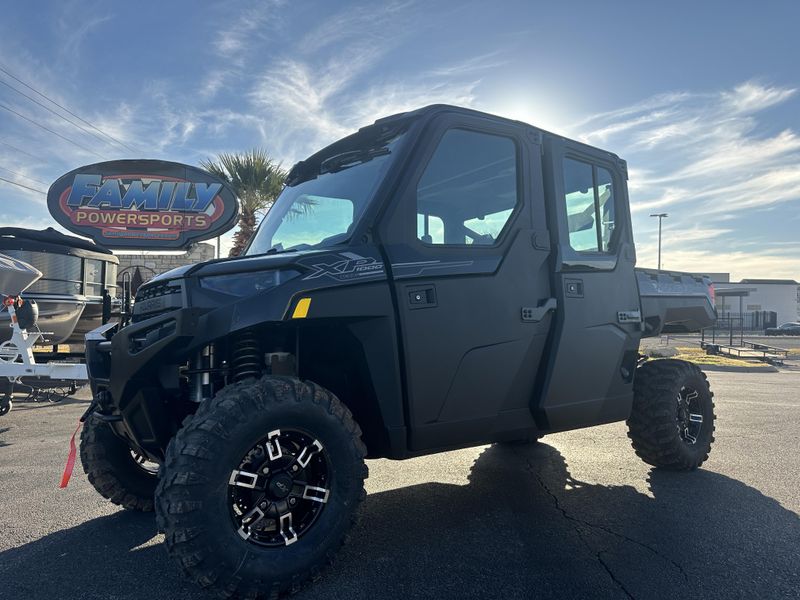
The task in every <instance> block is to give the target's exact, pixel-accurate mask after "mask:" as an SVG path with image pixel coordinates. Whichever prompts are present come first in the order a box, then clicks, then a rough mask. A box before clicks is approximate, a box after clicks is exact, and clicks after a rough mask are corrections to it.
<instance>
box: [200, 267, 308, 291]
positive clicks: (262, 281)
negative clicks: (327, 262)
mask: <svg viewBox="0 0 800 600" xmlns="http://www.w3.org/2000/svg"><path fill="white" fill-rule="evenodd" d="M298 275H300V273H299V272H298V271H294V270H292V269H284V270H280V271H252V272H249V273H229V274H227V275H212V276H210V277H201V278H200V287H201V288H203V289H206V290H211V291H213V292H220V293H222V294H228V295H230V296H237V297H240V298H243V297H245V296H252V295H253V294H257V293H258V292H263V291H264V290H268V289H271V288H274V287H276V286H278V285H280V284H282V283H284V282H286V281H289V280H290V279H294V278H295V277H297V276H298Z"/></svg>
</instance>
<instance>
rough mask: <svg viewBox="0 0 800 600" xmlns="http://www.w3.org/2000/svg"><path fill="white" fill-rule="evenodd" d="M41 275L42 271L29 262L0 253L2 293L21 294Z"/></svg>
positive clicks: (8, 294)
mask: <svg viewBox="0 0 800 600" xmlns="http://www.w3.org/2000/svg"><path fill="white" fill-rule="evenodd" d="M41 276H42V272H41V271H39V270H38V269H34V268H33V267H32V266H30V265H29V264H27V263H24V262H22V261H21V260H17V259H15V258H12V257H10V256H6V255H4V254H0V295H3V296H11V297H16V296H19V295H20V294H21V293H22V292H24V291H25V290H27V289H28V288H29V287H30V286H31V285H32V284H33V283H35V282H36V280H37V279H40V278H41Z"/></svg>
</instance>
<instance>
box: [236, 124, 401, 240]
mask: <svg viewBox="0 0 800 600" xmlns="http://www.w3.org/2000/svg"><path fill="white" fill-rule="evenodd" d="M402 137H403V134H402V133H400V132H397V131H396V130H395V132H394V133H392V134H390V135H389V136H385V135H384V136H382V137H379V138H373V139H372V140H369V141H367V142H366V143H364V142H362V143H361V144H360V145H358V146H356V147H355V148H354V147H353V146H352V145H351V146H348V147H346V148H344V149H340V150H341V151H339V152H337V151H335V150H334V151H333V152H331V154H330V155H326V156H323V157H322V158H319V159H317V160H316V161H315V162H314V163H313V165H312V166H308V165H306V164H305V163H300V165H302V169H301V170H299V172H300V175H297V176H294V177H293V173H294V172H295V171H296V170H298V169H297V167H296V168H295V169H293V170H292V173H291V174H290V177H289V185H287V186H286V187H285V188H284V190H283V192H281V195H280V196H278V199H277V200H276V201H275V204H274V205H273V206H272V208H271V209H270V210H269V212H268V213H267V216H266V217H264V220H263V221H262V222H261V225H260V227H259V228H258V231H257V232H256V234H255V236H254V238H253V241H252V243H251V244H250V247H249V248H248V249H247V254H248V255H254V254H264V253H265V252H269V251H273V252H284V251H288V250H305V249H308V248H326V247H329V246H334V245H336V244H341V243H344V242H346V241H347V240H348V239H350V236H351V235H352V232H353V229H354V228H355V224H356V223H357V222H358V220H359V218H360V217H361V215H362V214H364V211H365V210H366V208H367V206H368V205H369V202H370V201H371V200H372V196H373V195H374V193H375V190H376V189H377V187H378V185H379V184H380V182H381V180H382V179H383V176H384V175H385V174H386V171H387V169H388V167H389V165H390V164H391V162H392V161H393V160H394V156H395V155H396V154H395V153H394V151H395V150H396V148H397V145H398V144H399V142H400V139H401V138H402ZM312 158H316V157H312ZM309 160H311V159H309ZM300 165H298V166H300Z"/></svg>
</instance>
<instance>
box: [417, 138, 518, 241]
mask: <svg viewBox="0 0 800 600" xmlns="http://www.w3.org/2000/svg"><path fill="white" fill-rule="evenodd" d="M517 203H518V192H517V148H516V144H515V143H514V141H513V140H512V139H511V138H507V137H503V136H497V135H490V134H486V133H479V132H476V131H467V130H465V129H451V130H449V131H448V132H447V133H445V134H444V136H443V137H442V139H441V141H440V142H439V145H438V146H437V148H436V151H435V152H434V154H433V156H432V157H431V160H430V162H429V163H428V166H427V167H426V169H425V172H424V173H423V175H422V177H421V178H420V181H419V184H418V185H417V238H418V239H419V240H421V241H422V242H423V243H425V244H433V245H457V246H471V245H474V246H492V245H494V244H495V243H497V240H498V239H499V237H500V234H501V232H502V231H503V229H504V227H505V226H506V224H507V223H508V222H509V220H510V219H511V215H512V213H513V211H514V208H515V207H516V206H517Z"/></svg>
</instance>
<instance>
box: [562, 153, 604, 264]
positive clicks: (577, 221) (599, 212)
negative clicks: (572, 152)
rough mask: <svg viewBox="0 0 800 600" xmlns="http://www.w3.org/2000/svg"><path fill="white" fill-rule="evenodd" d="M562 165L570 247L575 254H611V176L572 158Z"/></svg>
mask: <svg viewBox="0 0 800 600" xmlns="http://www.w3.org/2000/svg"><path fill="white" fill-rule="evenodd" d="M563 164H564V202H565V204H566V209H567V226H568V228H569V245H570V247H571V248H572V249H573V250H575V251H577V252H604V253H609V252H611V251H612V244H613V234H614V225H615V219H616V208H615V202H616V200H615V197H614V181H613V178H612V176H611V173H610V172H609V171H608V170H607V169H604V168H603V167H599V166H596V165H591V164H589V163H586V162H583V161H579V160H574V159H572V158H565V159H564V163H563Z"/></svg>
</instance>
